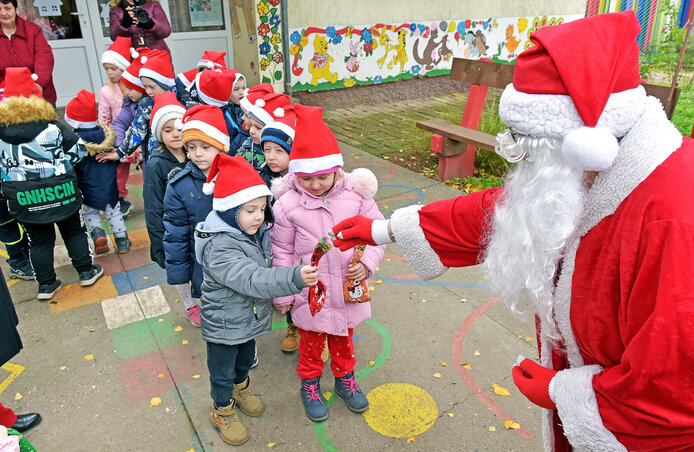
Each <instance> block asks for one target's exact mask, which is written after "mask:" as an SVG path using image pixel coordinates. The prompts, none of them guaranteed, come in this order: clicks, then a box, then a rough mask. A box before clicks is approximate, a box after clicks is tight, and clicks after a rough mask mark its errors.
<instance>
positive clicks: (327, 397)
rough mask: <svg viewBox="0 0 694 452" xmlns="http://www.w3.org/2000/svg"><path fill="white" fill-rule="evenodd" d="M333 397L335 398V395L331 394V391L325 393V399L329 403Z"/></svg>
mask: <svg viewBox="0 0 694 452" xmlns="http://www.w3.org/2000/svg"><path fill="white" fill-rule="evenodd" d="M332 396H333V393H332V392H330V391H325V392H324V393H323V397H325V401H326V402H327V401H328V400H330V399H331V398H332Z"/></svg>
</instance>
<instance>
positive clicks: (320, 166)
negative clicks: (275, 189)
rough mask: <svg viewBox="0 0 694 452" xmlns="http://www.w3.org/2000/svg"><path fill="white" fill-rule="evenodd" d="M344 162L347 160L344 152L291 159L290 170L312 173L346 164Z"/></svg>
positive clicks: (291, 171) (292, 171)
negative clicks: (344, 157)
mask: <svg viewBox="0 0 694 452" xmlns="http://www.w3.org/2000/svg"><path fill="white" fill-rule="evenodd" d="M344 164H345V162H344V160H342V154H328V155H324V156H321V157H316V158H312V159H294V160H289V172H290V173H305V174H312V173H317V172H318V171H324V170H327V169H330V168H334V167H336V166H344Z"/></svg>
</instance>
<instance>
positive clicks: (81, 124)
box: [64, 113, 98, 129]
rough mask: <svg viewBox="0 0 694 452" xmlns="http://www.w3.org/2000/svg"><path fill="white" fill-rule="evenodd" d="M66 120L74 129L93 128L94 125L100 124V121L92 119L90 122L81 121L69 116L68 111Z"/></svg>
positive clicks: (65, 116)
mask: <svg viewBox="0 0 694 452" xmlns="http://www.w3.org/2000/svg"><path fill="white" fill-rule="evenodd" d="M64 118H65V122H66V123H68V124H69V125H70V127H72V128H73V129H91V128H92V127H96V125H97V124H98V121H90V122H81V121H77V120H75V119H72V118H69V117H68V116H67V113H66V114H65V115H64Z"/></svg>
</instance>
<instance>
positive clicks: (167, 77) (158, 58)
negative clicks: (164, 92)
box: [138, 49, 175, 89]
mask: <svg viewBox="0 0 694 452" xmlns="http://www.w3.org/2000/svg"><path fill="white" fill-rule="evenodd" d="M141 60H142V68H141V69H140V72H139V74H138V76H139V77H147V78H151V79H152V80H154V81H155V82H156V83H157V84H158V85H159V86H161V87H162V88H164V89H171V88H173V87H174V85H175V81H174V77H175V75H174V71H173V66H171V56H170V55H169V52H167V51H166V50H159V49H154V50H150V52H149V53H148V54H147V55H145V56H143V57H142V58H141Z"/></svg>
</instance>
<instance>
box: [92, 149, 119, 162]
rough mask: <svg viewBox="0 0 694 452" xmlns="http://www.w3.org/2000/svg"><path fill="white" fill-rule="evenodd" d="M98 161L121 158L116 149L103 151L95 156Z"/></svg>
mask: <svg viewBox="0 0 694 452" xmlns="http://www.w3.org/2000/svg"><path fill="white" fill-rule="evenodd" d="M95 158H96V161H97V162H108V161H109V160H114V161H115V160H120V157H119V156H118V154H117V153H116V151H111V152H102V153H101V154H97V156H96V157H95Z"/></svg>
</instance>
